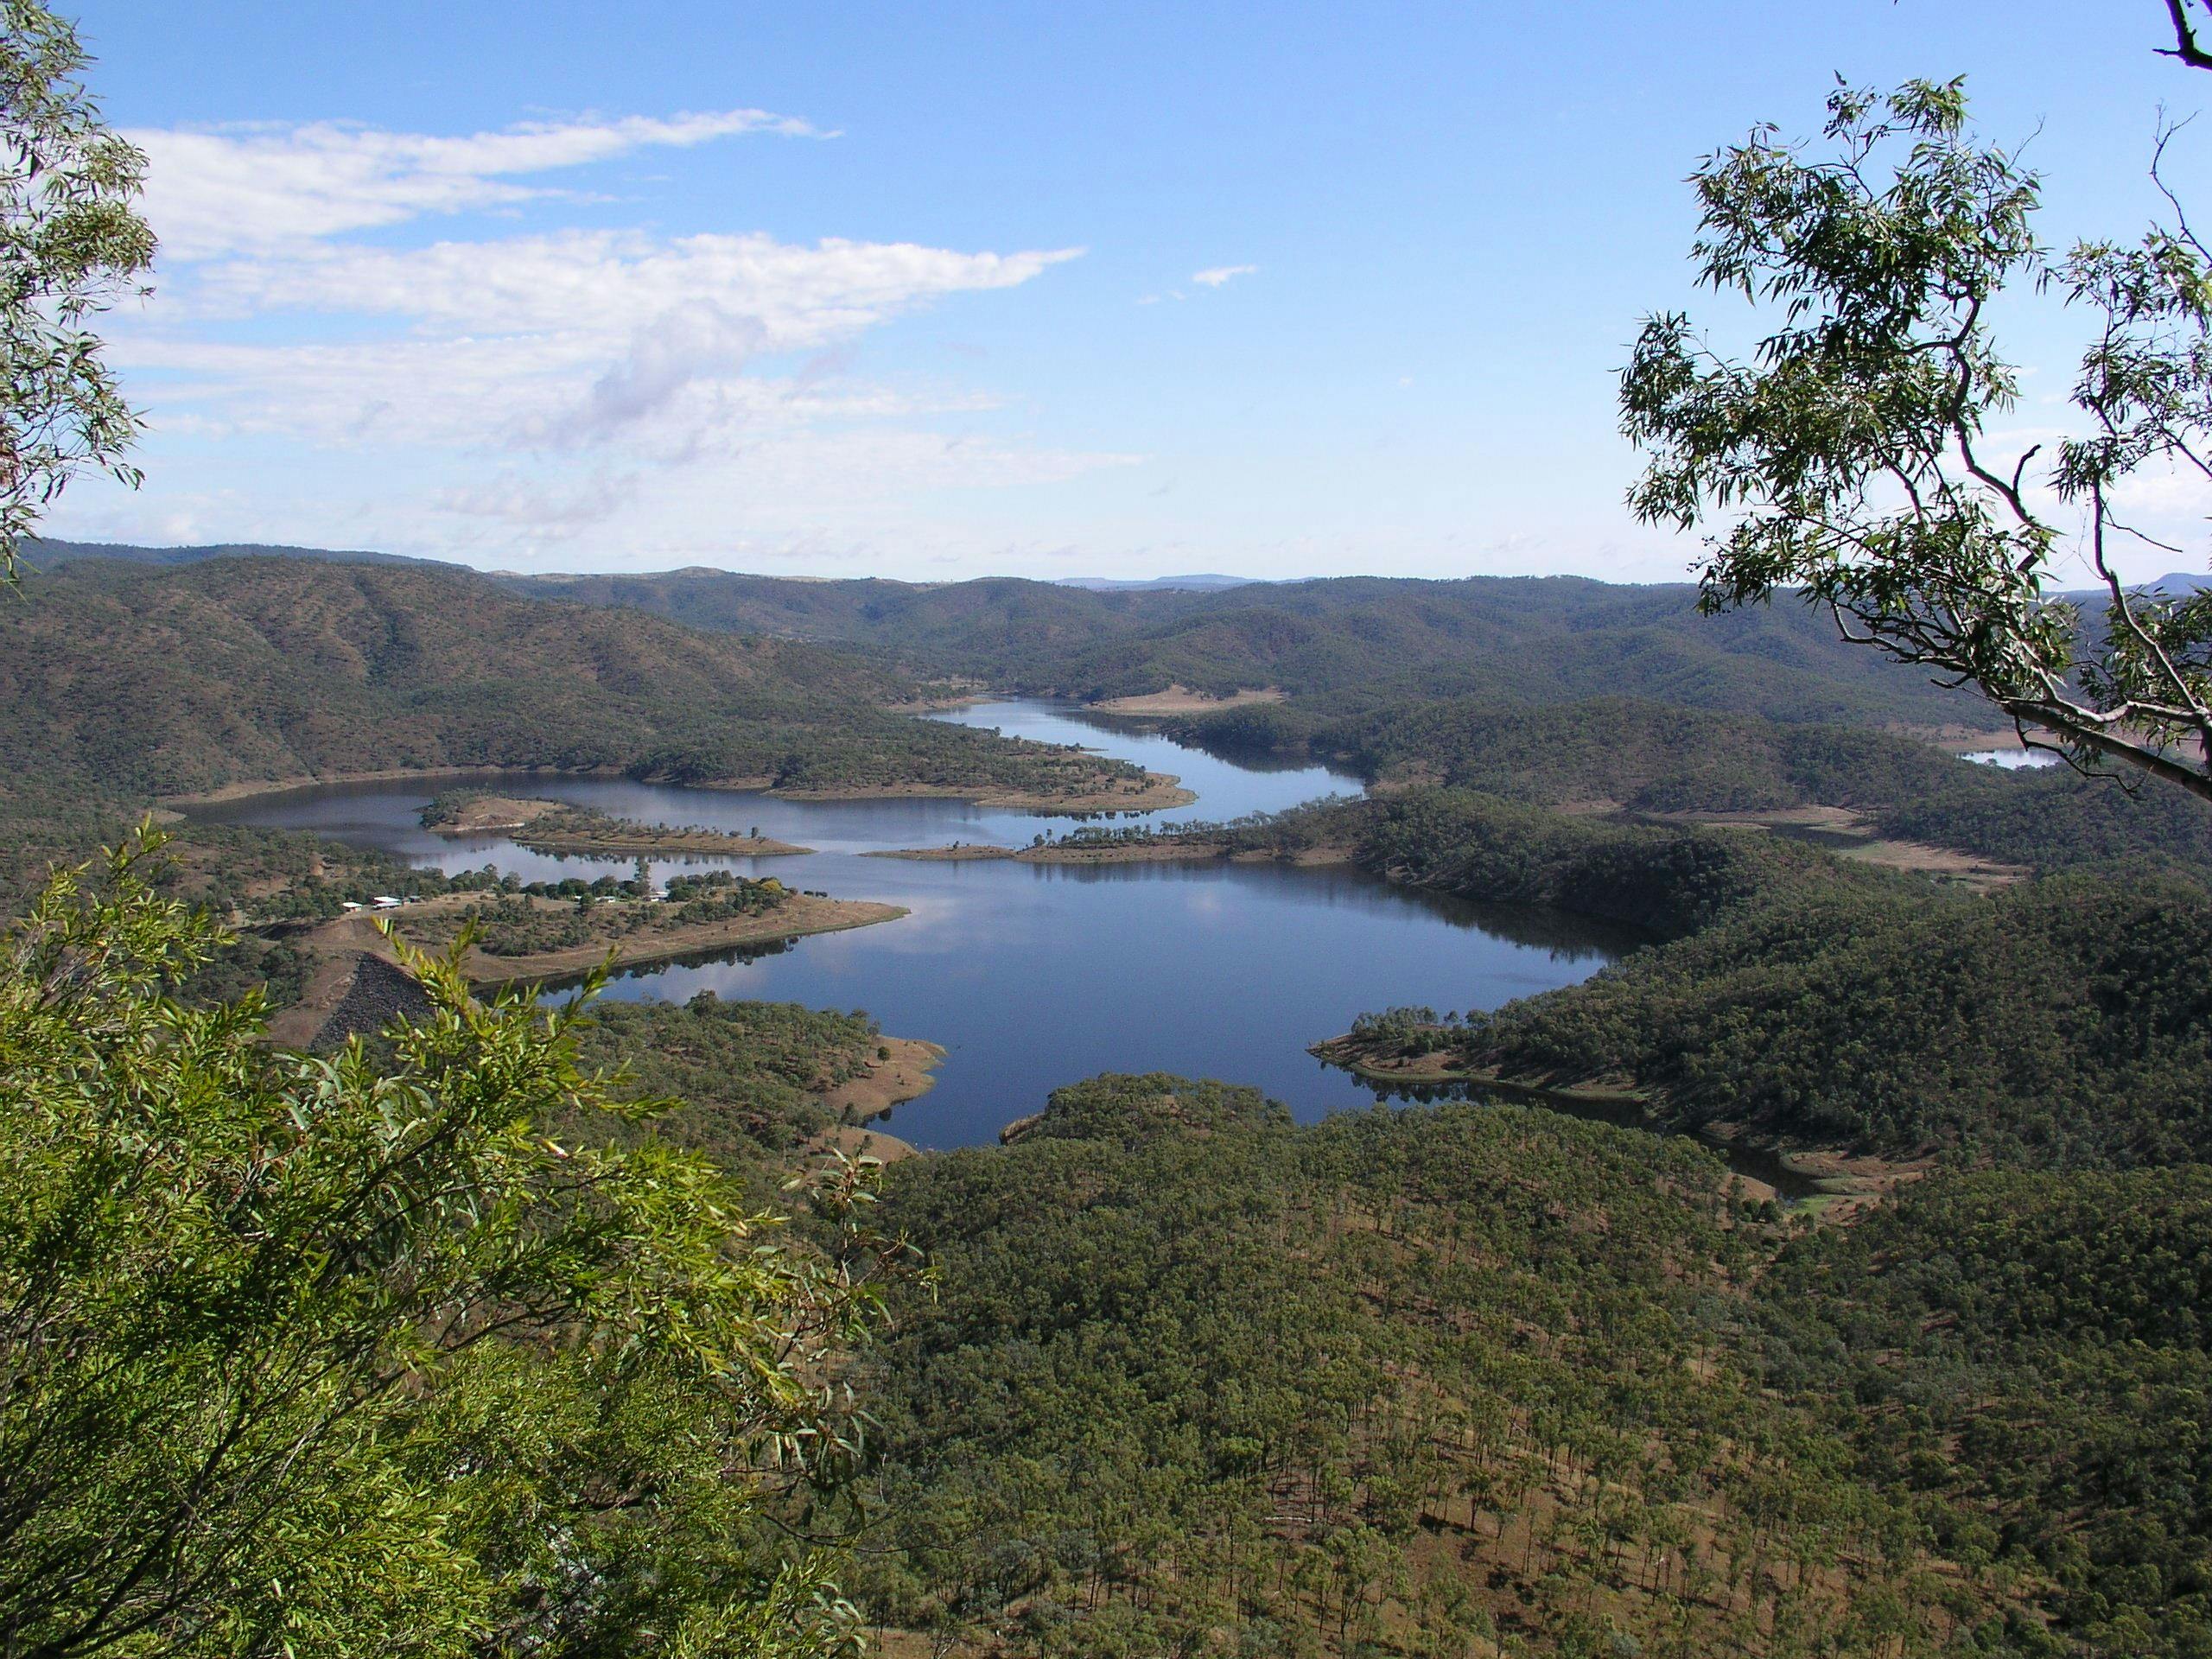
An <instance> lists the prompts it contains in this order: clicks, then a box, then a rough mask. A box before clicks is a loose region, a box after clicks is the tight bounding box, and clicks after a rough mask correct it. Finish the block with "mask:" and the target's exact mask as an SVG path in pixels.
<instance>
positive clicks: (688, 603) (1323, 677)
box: [505, 570, 2002, 729]
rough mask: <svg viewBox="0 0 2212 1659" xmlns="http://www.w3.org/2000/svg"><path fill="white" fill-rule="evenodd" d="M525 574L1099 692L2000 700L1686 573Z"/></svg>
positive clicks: (1025, 681) (1975, 714) (1974, 714)
mask: <svg viewBox="0 0 2212 1659" xmlns="http://www.w3.org/2000/svg"><path fill="white" fill-rule="evenodd" d="M505 580H507V581H508V582H510V584H511V585H512V587H514V588H515V589H516V590H517V591H518V592H525V593H530V594H539V595H543V596H546V597H551V598H558V599H563V600H569V601H577V602H582V603H588V604H595V605H609V606H620V607H628V608H634V609H639V610H645V611H650V612H652V613H655V614H658V615H662V616H666V617H670V618H672V619H675V620H680V621H683V622H687V623H690V624H692V625H693V626H699V627H707V628H721V629H730V630H734V631H738V632H762V633H768V634H774V635H781V636H784V637H787V638H793V639H817V640H824V641H831V642H843V643H851V644H865V645H869V646H871V647H874V648H877V649H880V650H883V651H886V652H889V653H891V654H892V655H893V657H894V658H897V659H898V660H899V662H900V663H901V664H903V665H905V666H906V667H907V668H909V669H911V670H913V671H920V672H926V673H931V674H962V675H968V676H972V677H976V678H979V679H982V680H986V681H988V682H989V683H991V684H992V685H994V686H996V687H998V688H1000V689H1002V690H1018V691H1022V692H1027V693H1033V694H1038V695H1051V696H1072V697H1079V698H1084V699H1087V700H1088V699H1096V698H1103V697H1113V696H1128V695H1135V694H1141V693H1146V692H1154V691H1160V690H1165V689H1166V687H1167V686H1169V685H1171V684H1179V685H1183V686H1185V687H1188V688H1191V689H1192V690H1199V691H1204V692H1209V693H1213V694H1217V695H1225V694H1227V693H1229V692H1231V691H1235V690H1239V689H1257V688H1261V687H1269V686H1272V687H1278V688H1281V689H1282V690H1286V691H1288V692H1289V693H1291V694H1292V696H1294V698H1307V699H1314V700H1318V701H1320V702H1324V703H1325V704H1326V705H1327V706H1328V707H1329V708H1331V709H1333V710H1335V711H1338V712H1356V711H1358V710H1363V709H1368V708H1371V707H1374V706H1376V705H1377V704H1379V703H1381V702H1387V701H1390V700H1393V699H1399V698H1404V697H1407V696H1440V695H1473V696H1484V697H1487V698H1490V699H1492V700H1494V701H1495V700H1512V701H1521V702H1548V701H1554V700H1560V699H1573V698H1578V697H1587V696H1596V695H1599V694H1602V693H1620V694H1626V695H1632V696H1645V697H1651V698H1656V699H1660V700H1662V701H1666V702H1676V703H1680V704H1682V705H1684V706H1686V707H1690V708H1697V709H1719V710H1723V711H1732V712H1743V713H1755V714H1761V715H1769V716H1770V717H1773V718H1777V719H1783V720H1791V721H1804V720H1826V721H1852V722H1856V723H1860V724H1867V725H1877V726H1878V725H1889V724H1898V725H1908V726H1926V727H1933V726H1944V725H1966V726H1971V727H1974V728H1978V729H1995V728H1998V727H1999V725H2001V723H2002V722H2001V721H1999V719H1998V718H1997V717H1996V716H1994V715H1993V714H1992V712H1991V711H1990V709H1989V708H1988V706H1987V705H1986V704H1985V703H1983V702H1980V700H1979V699H1976V698H1974V697H1973V696H1967V695H1966V694H1964V693H1961V692H1955V691H1946V690H1941V689H1939V688H1937V687H1935V686H1931V685H1929V684H1928V683H1926V682H1925V681H1924V680H1923V678H1922V677H1918V676H1916V675H1915V674H1914V673H1912V672H1911V671H1909V670H1906V669H1902V668H1899V667H1897V666H1896V665H1894V664H1886V663H1884V662H1882V661H1880V660H1878V658H1874V657H1873V656H1872V653H1869V652H1862V651H1858V650H1855V649H1853V647H1851V646H1849V645H1846V644H1844V643H1843V642H1842V641H1840V640H1839V639H1836V638H1835V635H1834V628H1833V626H1832V625H1831V624H1830V623H1829V622H1828V620H1827V618H1826V617H1825V616H1821V615H1815V614H1814V613H1811V612H1808V611H1806V610H1804V609H1803V608H1802V607H1796V606H1791V605H1777V606H1773V607H1763V608H1761V609H1758V610H1755V611H1746V612H1743V613H1738V614H1735V615H1732V616H1727V617H1721V618H1709V617H1702V616H1700V615H1699V614H1698V613H1697V612H1696V608H1695V599H1696V590H1695V589H1694V588H1691V587H1689V586H1688V585H1686V584H1681V583H1674V584H1668V585H1663V586H1656V587H1626V586H1615V585H1611V584H1608V583H1605V582H1592V581H1588V580H1586V579H1583V578H1580V577H1568V576H1550V577H1503V576H1472V577H1468V578H1465V579H1464V580H1460V581H1455V582H1428V581H1416V580H1409V579H1389V578H1382V577H1366V576H1353V577H1343V578H1337V579H1332V580H1327V581H1314V582H1254V583H1249V584H1247V585H1244V586H1242V587H1237V588H1227V589H1223V590H1218V591H1215V592H1211V593H1190V592H1174V591H1167V592H1140V593H1129V592H1120V593H1113V592H1109V593H1098V592H1092V591H1090V590H1086V589H1082V588H1064V587H1060V586H1058V585H1055V584H1052V583H1046V582H1020V581H1013V580H1007V579H995V580H988V581H979V582H957V583H950V584H944V585H937V586H925V585H919V584H913V583H906V582H881V581H866V582H795V581H791V580H789V579H784V578H777V577H769V576H750V575H738V574H736V573H734V572H728V571H712V570H681V571H673V572H668V573H664V574H661V575H643V576H606V575H594V576H559V577H513V578H506V579H505Z"/></svg>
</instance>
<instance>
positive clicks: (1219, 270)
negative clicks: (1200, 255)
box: [1191, 265, 1260, 288]
mask: <svg viewBox="0 0 2212 1659" xmlns="http://www.w3.org/2000/svg"><path fill="white" fill-rule="evenodd" d="M1259 270H1260V268H1259V267H1258V266H1257V265H1211V266H1209V267H1208V268H1207V269H1205V270H1194V271H1192V273H1191V280H1192V282H1194V283H1198V284H1199V285H1200V286H1201V287H1205V288H1219V287H1220V286H1221V285H1222V284H1223V283H1226V282H1230V281H1231V280H1233V279H1234V278H1236V277H1254V276H1257V275H1258V274H1259Z"/></svg>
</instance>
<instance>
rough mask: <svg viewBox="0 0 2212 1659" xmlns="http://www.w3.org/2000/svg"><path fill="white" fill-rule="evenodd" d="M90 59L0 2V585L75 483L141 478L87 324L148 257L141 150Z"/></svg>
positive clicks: (45, 21) (130, 431)
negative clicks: (97, 90)
mask: <svg viewBox="0 0 2212 1659" xmlns="http://www.w3.org/2000/svg"><path fill="white" fill-rule="evenodd" d="M89 61H90V57H89V55H88V54H86V51H85V48H84V47H83V46H82V45H81V44H80V43H79V41H78V39H77V32H76V30H75V29H73V27H72V26H71V25H70V24H69V23H68V22H66V21H65V20H64V19H62V18H60V17H57V16H54V13H53V12H51V11H49V10H47V8H46V7H44V6H43V5H41V4H40V3H38V0H0V353H5V358H6V364H7V380H6V387H5V391H0V582H5V581H12V580H13V579H14V577H15V575H16V563H17V550H18V546H19V544H20V543H21V542H22V538H23V537H25V536H26V535H28V534H29V532H30V531H31V529H32V527H33V526H34V525H35V524H36V523H37V522H38V519H39V517H40V515H41V512H43V510H44V509H45V508H46V506H47V505H48V504H49V503H51V502H52V501H53V499H54V497H56V496H57V495H59V494H60V493H61V491H62V489H63V487H64V486H67V484H68V482H69V480H71V479H72V478H73V477H75V476H76V475H77V474H79V473H82V472H85V471H86V470H88V469H90V470H96V471H105V472H108V473H110V474H113V475H114V476H115V477H117V478H119V479H121V480H124V481H125V482H127V483H136V482H137V472H136V471H135V470H134V469H133V468H132V467H130V464H129V463H128V462H127V461H124V454H125V452H126V451H128V449H129V448H130V444H131V442H132V440H133V439H134V438H135V437H136V436H137V431H138V424H139V423H138V417H137V416H136V415H135V414H133V413H132V412H131V410H130V406H129V405H128V404H125V403H124V400H123V396H122V393H121V392H120V391H118V388H117V386H116V383H115V378H114V376H113V375H112V374H111V372H109V370H108V367H107V365H106V363H105V360H104V359H103V358H102V356H101V348H100V341H99V337H98V336H97V335H95V334H92V332H91V331H90V329H89V328H88V327H87V326H86V324H87V322H88V321H89V320H90V319H91V318H92V317H93V316H94V315H97V314H99V312H102V311H105V310H106V309H108V308H110V307H111V306H112V305H113V304H114V303H115V302H116V301H117V300H118V299H120V298H122V297H124V296H127V295H129V294H130V293H133V292H134V291H137V283H138V278H139V276H140V273H142V272H143V271H144V270H147V269H148V268H149V266H150V265H151V264H153V260H154V234H153V232H152V231H151V230H149V228H148V227H147V225H146V222H145V220H143V219H141V218H140V217H139V216H138V214H137V211H136V208H135V207H134V203H135V202H136V201H137V196H138V191H139V187H140V185H141V184H142V183H143V181H144V178H145V170H146V158H145V157H144V156H143V155H141V154H140V153H139V152H138V151H137V149H134V148H133V147H132V146H131V145H130V143H127V142H125V141H124V139H122V138H119V137H117V136H116V135H115V134H114V133H112V132H111V131H110V130H108V129H107V127H106V125H105V123H104V122H103V121H102V119H101V118H100V110H99V105H98V104H97V103H96V102H95V101H94V100H93V99H92V97H91V95H90V94H89V93H88V92H86V90H85V87H84V86H83V84H82V83H81V82H80V81H79V79H77V77H78V75H79V73H80V72H81V71H82V70H83V69H84V68H85V67H86V64H87V63H88V62H89Z"/></svg>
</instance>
